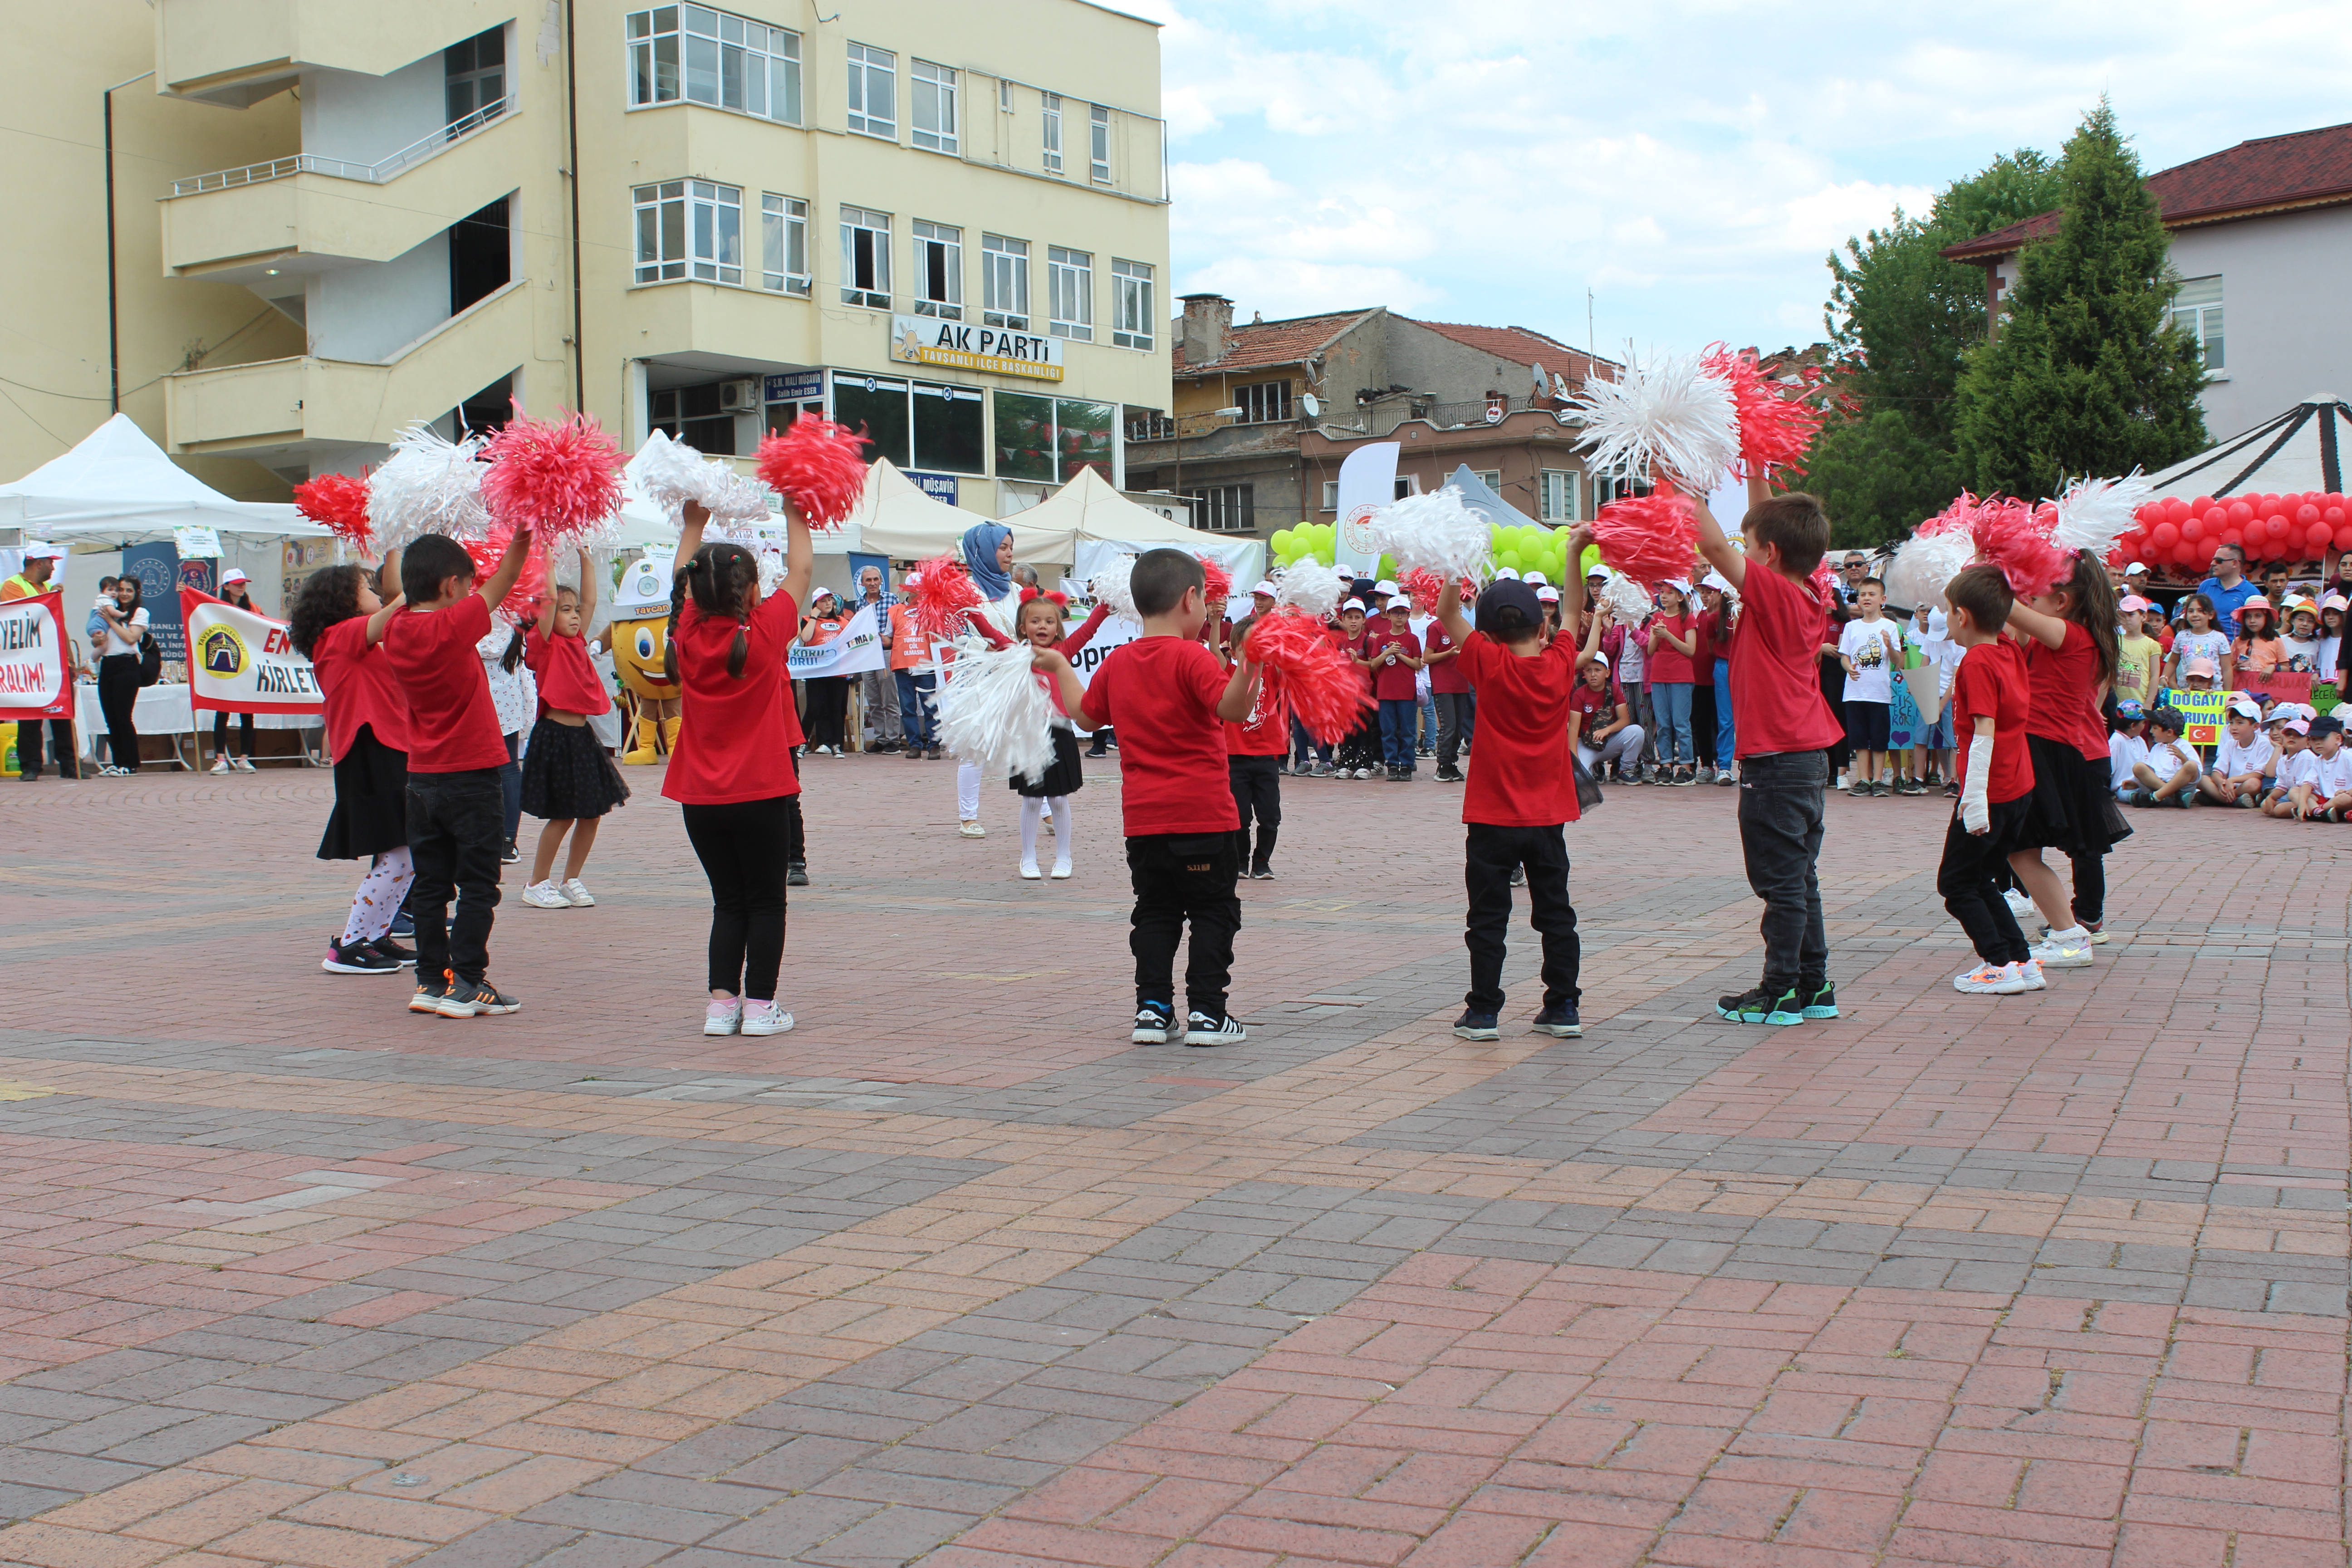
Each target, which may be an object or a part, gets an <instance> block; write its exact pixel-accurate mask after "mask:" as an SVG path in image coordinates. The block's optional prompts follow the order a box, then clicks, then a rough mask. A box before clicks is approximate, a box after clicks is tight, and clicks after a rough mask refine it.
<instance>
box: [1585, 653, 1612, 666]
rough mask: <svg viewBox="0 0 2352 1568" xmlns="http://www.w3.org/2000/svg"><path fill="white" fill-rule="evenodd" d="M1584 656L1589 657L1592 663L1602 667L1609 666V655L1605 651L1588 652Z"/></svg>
mask: <svg viewBox="0 0 2352 1568" xmlns="http://www.w3.org/2000/svg"><path fill="white" fill-rule="evenodd" d="M1584 657H1585V658H1589V659H1591V661H1592V662H1593V663H1594V664H1597V665H1599V666H1600V667H1601V668H1603V669H1606V668H1609V656H1608V655H1607V654H1605V653H1590V654H1587V655H1585V656H1584Z"/></svg>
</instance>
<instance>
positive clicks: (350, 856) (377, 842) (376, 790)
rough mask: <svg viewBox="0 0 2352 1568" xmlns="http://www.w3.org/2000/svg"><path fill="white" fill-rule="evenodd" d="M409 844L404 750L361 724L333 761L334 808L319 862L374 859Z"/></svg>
mask: <svg viewBox="0 0 2352 1568" xmlns="http://www.w3.org/2000/svg"><path fill="white" fill-rule="evenodd" d="M406 847H408V753H407V752H396V751H394V750H393V749H392V748H391V747H390V746H387V745H385V744H384V743H383V742H382V741H379V740H377V739H376V738H375V727H374V726H373V725H372V724H362V725H361V726H360V732H359V736H358V738H357V739H355V740H354V741H352V749H351V750H350V751H348V752H344V753H343V755H342V760H341V761H340V762H338V763H336V764H335V809H334V810H333V811H331V812H330V813H328V814H327V832H326V836H325V837H322V838H320V840H319V858H320V859H321V860H372V859H373V858H375V857H377V856H378V855H381V854H383V853H384V852H385V851H386V850H389V849H404V848H406Z"/></svg>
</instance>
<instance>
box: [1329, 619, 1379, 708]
mask: <svg viewBox="0 0 2352 1568" xmlns="http://www.w3.org/2000/svg"><path fill="white" fill-rule="evenodd" d="M1371 639H1372V634H1371V629H1370V627H1369V626H1368V627H1366V628H1365V629H1364V630H1362V631H1360V632H1358V633H1357V634H1356V635H1355V636H1354V637H1349V635H1348V632H1347V628H1346V627H1344V626H1333V627H1332V628H1331V641H1332V643H1333V644H1334V646H1336V647H1338V648H1339V651H1340V652H1341V653H1344V654H1346V655H1347V656H1348V658H1349V660H1350V661H1353V660H1355V659H1360V658H1370V657H1371V654H1370V647H1371ZM1350 668H1353V669H1354V670H1355V672H1356V681H1357V684H1358V686H1359V687H1360V689H1362V691H1363V693H1364V695H1365V696H1367V697H1370V696H1371V695H1372V672H1371V671H1370V670H1369V669H1366V668H1364V667H1363V666H1362V665H1360V664H1353V663H1352V662H1351V664H1350Z"/></svg>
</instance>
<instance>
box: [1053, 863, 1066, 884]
mask: <svg viewBox="0 0 2352 1568" xmlns="http://www.w3.org/2000/svg"><path fill="white" fill-rule="evenodd" d="M1069 879H1070V863H1069V862H1068V861H1067V860H1056V861H1055V862H1054V880H1055V881H1056V882H1066V881H1068V880H1069Z"/></svg>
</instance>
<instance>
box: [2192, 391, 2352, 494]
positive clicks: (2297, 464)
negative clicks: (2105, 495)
mask: <svg viewBox="0 0 2352 1568" xmlns="http://www.w3.org/2000/svg"><path fill="white" fill-rule="evenodd" d="M2347 443H2352V404H2347V403H2346V402H2344V401H2343V400H2342V399H2341V398H2338V397H2336V395H2334V394H2332V393H2326V392H2317V393H2314V394H2312V395H2310V396H2309V397H2306V398H2305V399H2304V400H2303V401H2302V402H2301V403H2298V404H2296V405H2294V407H2292V408H2290V409H2287V410H2286V411H2285V412H2284V413H2283V414H2279V415H2277V416H2273V417H2272V418H2269V419H2265V420H2263V422H2262V423H2261V424H2260V425H2257V426H2254V427H2253V428H2252V429H2251V430H2248V431H2246V432H2244V433H2243V434H2242V435H2237V436H2232V437H2230V438H2229V439H2228V440H2226V441H2218V442H2216V443H2214V444H2213V445H2212V446H2210V447H2207V448H2205V450H2203V451H2201V452H2200V453H2198V454H2197V455H2196V456H2195V457H2193V458H2183V459H2182V460H2181V461H2179V462H2178V463H2175V464H2173V465H2172V467H2170V468H2166V469H2164V470H2162V471H2161V472H2159V473H2154V474H2150V475H2149V476H2148V483H2149V484H2151V485H2153V486H2154V487H2155V488H2156V493H2157V494H2158V496H2161V497H2165V498H2170V497H2173V496H2179V497H2180V498H2182V499H2183V500H2187V499H2189V498H2191V497H2195V496H2212V497H2214V498H2215V499H2217V500H2219V499H2221V498H2223V497H2227V496H2244V495H2256V494H2263V493H2269V494H2275V495H2299V494H2301V493H2302V492H2303V491H2305V490H2321V491H2325V492H2330V493H2335V494H2339V495H2340V494H2342V493H2343V490H2344V454H2345V447H2346V446H2347Z"/></svg>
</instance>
